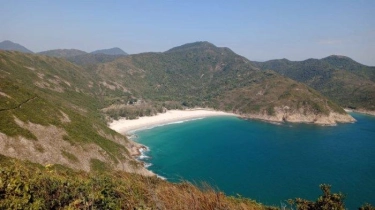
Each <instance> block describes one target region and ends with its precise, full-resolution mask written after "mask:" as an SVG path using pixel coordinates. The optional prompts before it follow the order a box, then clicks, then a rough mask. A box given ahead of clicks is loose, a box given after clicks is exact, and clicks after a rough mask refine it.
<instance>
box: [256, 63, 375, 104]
mask: <svg viewBox="0 0 375 210" xmlns="http://www.w3.org/2000/svg"><path fill="white" fill-rule="evenodd" d="M254 64H255V65H257V66H258V67H259V68H261V69H272V70H274V71H276V72H278V73H279V74H281V75H284V76H287V77H289V78H291V79H293V80H296V81H299V82H303V83H305V84H306V85H308V86H310V87H312V88H314V89H315V90H317V91H319V92H320V93H322V94H323V95H325V96H327V97H328V98H330V99H332V100H333V101H335V102H336V103H338V104H339V105H340V106H342V107H347V108H352V109H358V110H368V111H374V110H375V82H374V78H375V77H374V75H375V67H368V66H365V65H362V64H359V63H357V62H355V61H353V60H352V59H350V58H348V57H344V56H329V57H327V58H323V59H320V60H318V59H308V60H305V61H289V60H286V59H281V60H270V61H266V62H254Z"/></svg>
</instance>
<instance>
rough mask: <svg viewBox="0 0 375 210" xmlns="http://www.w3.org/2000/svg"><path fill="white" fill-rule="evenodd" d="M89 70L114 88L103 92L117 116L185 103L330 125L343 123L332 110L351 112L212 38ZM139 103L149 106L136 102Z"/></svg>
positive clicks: (107, 109) (116, 61)
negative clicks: (259, 67) (258, 65)
mask: <svg viewBox="0 0 375 210" xmlns="http://www.w3.org/2000/svg"><path fill="white" fill-rule="evenodd" d="M87 72H88V73H90V74H91V75H92V76H93V77H98V78H100V80H102V81H104V82H105V83H106V84H107V85H108V86H111V87H112V90H109V89H108V88H107V89H106V90H104V91H105V93H103V94H105V95H106V100H107V102H108V103H110V104H111V105H112V106H110V107H108V108H106V109H105V112H106V113H107V114H109V115H110V116H111V117H115V118H116V117H119V116H121V117H129V118H133V117H136V116H134V115H139V114H141V115H143V114H150V113H151V114H152V113H153V112H154V111H153V110H156V111H157V110H162V107H163V106H164V107H167V108H168V106H173V107H179V105H183V106H186V107H195V106H198V107H210V108H215V109H219V110H225V111H229V112H234V113H239V114H241V115H243V116H247V117H252V118H259V119H265V120H273V121H283V120H284V121H292V122H317V123H324V122H325V123H328V124H329V123H334V122H335V121H341V120H340V119H339V118H335V117H333V118H332V115H330V114H332V113H336V114H337V115H342V116H347V115H346V114H345V112H344V111H343V110H342V109H341V108H340V107H339V106H337V105H335V104H334V103H332V102H331V101H329V100H328V99H327V98H325V97H323V96H321V95H320V94H319V93H317V92H316V91H314V90H312V89H311V88H308V87H307V86H305V85H303V84H300V83H298V82H295V81H292V80H291V79H288V78H285V77H282V76H280V75H279V74H277V73H275V72H273V71H261V70H260V69H258V68H256V67H255V66H254V65H253V64H252V63H251V62H250V61H249V60H247V59H246V58H244V57H242V56H239V55H237V54H235V53H234V52H233V51H231V50H230V49H228V48H218V47H216V46H214V45H213V44H211V43H208V42H196V43H191V44H186V45H182V46H179V47H176V48H173V49H171V50H168V51H166V52H164V53H142V54H138V55H130V56H128V57H124V58H119V59H116V60H115V61H112V62H109V63H104V64H99V65H97V67H96V68H93V67H90V68H87ZM116 91H117V92H116ZM119 91H120V92H119ZM121 94H122V95H123V96H121ZM134 101H138V102H142V103H141V104H143V106H137V105H133V102H134ZM167 102H168V103H167ZM138 104H139V103H138ZM137 107H140V108H139V110H137ZM140 109H141V110H140ZM145 109H146V110H145ZM147 110H148V111H147ZM134 113H135V114H134ZM330 117H331V118H330ZM344 118H345V117H344ZM344 118H343V119H344ZM349 118H350V117H349ZM349 118H346V119H344V120H343V121H347V120H349ZM350 119H351V118H350ZM349 121H350V120H349Z"/></svg>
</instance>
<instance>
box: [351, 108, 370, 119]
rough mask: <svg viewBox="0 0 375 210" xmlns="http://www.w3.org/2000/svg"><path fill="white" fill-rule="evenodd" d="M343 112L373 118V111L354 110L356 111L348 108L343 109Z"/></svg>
mask: <svg viewBox="0 0 375 210" xmlns="http://www.w3.org/2000/svg"><path fill="white" fill-rule="evenodd" d="M344 110H345V111H346V112H347V113H350V112H354V113H359V114H365V115H369V116H373V117H375V111H370V110H356V109H349V108H345V109H344Z"/></svg>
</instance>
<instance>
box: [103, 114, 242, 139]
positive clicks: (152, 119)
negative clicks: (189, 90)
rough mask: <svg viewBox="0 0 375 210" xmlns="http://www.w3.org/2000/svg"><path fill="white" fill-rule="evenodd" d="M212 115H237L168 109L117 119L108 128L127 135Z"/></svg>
mask: <svg viewBox="0 0 375 210" xmlns="http://www.w3.org/2000/svg"><path fill="white" fill-rule="evenodd" d="M213 116H239V115H237V114H233V113H228V112H223V111H216V110H213V109H186V110H168V111H167V112H165V113H159V114H157V115H154V116H146V117H140V118H138V119H134V120H127V119H119V120H116V121H113V122H111V123H110V124H109V128H111V129H112V130H115V131H117V132H118V133H121V134H123V135H129V134H130V133H131V132H134V131H137V130H142V129H147V128H152V127H155V126H160V125H166V124H170V123H179V122H182V121H187V120H195V119H199V118H205V117H213Z"/></svg>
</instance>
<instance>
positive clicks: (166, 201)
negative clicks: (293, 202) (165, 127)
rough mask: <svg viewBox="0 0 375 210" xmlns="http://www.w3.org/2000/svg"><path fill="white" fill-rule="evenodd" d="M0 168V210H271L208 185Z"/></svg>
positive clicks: (25, 166)
mask: <svg viewBox="0 0 375 210" xmlns="http://www.w3.org/2000/svg"><path fill="white" fill-rule="evenodd" d="M0 166H1V167H0V209H273V208H271V207H267V206H263V205H262V204H260V203H257V202H255V201H253V200H250V199H246V198H242V197H228V196H226V195H225V194H223V193H222V192H218V191H215V190H213V189H212V188H210V187H208V186H207V185H203V186H205V187H202V188H201V189H200V188H198V187H196V186H194V185H192V184H190V183H188V182H182V183H180V184H172V183H169V182H166V181H163V180H161V179H159V178H156V177H144V176H141V175H136V174H129V173H125V172H108V173H86V172H76V171H72V170H71V169H69V168H65V167H63V166H60V165H47V166H45V167H43V166H41V165H38V164H32V163H29V162H22V161H17V160H14V159H9V158H6V157H4V156H0ZM102 172H103V171H102Z"/></svg>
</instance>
